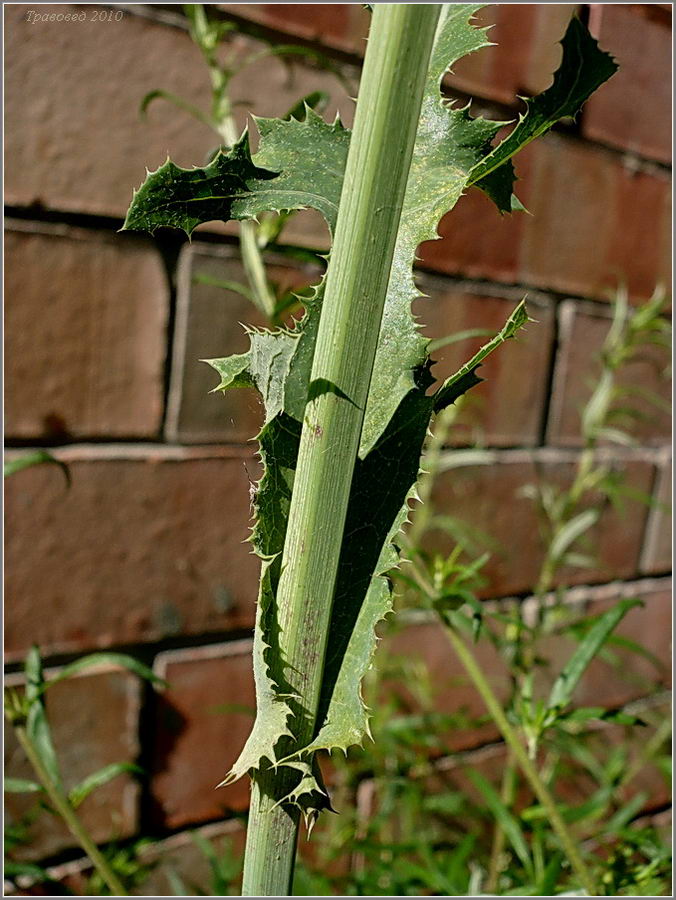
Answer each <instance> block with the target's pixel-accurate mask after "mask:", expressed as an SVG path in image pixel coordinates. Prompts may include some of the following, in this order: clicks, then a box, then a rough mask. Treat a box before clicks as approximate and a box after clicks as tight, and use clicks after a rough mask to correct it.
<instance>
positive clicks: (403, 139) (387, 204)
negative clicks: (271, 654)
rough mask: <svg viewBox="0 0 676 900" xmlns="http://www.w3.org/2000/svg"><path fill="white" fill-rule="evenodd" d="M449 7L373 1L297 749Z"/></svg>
mask: <svg viewBox="0 0 676 900" xmlns="http://www.w3.org/2000/svg"><path fill="white" fill-rule="evenodd" d="M439 13H440V7H439V6H438V5H419V6H418V5H414V4H402V5H399V6H397V5H394V4H379V5H377V6H376V7H375V9H374V11H373V22H372V26H371V32H370V35H369V43H368V48H367V52H366V57H365V61H364V69H363V74H362V80H361V86H360V91H359V101H358V103H357V110H356V115H355V124H354V130H353V133H352V138H351V141H350V150H349V153H348V159H347V166H346V171H345V179H344V182H343V189H342V195H341V201H340V211H339V215H338V221H337V225H336V236H335V240H334V245H333V251H332V257H331V263H330V266H329V271H328V276H327V283H326V292H325V297H324V301H323V307H322V314H321V320H320V324H319V332H318V336H317V344H316V350H315V356H314V361H313V366H312V375H311V381H310V392H309V397H308V403H307V406H306V408H305V415H304V422H303V430H302V434H301V441H300V449H299V454H298V464H297V469H296V476H295V481H294V487H293V495H292V498H291V506H290V511H289V522H288V528H287V533H286V540H285V545H284V552H283V557H282V574H281V577H280V581H279V585H278V588H277V598H276V601H277V611H278V613H277V614H278V621H279V627H280V637H279V641H280V649H281V655H282V657H283V659H284V660H285V671H286V673H287V679H288V682H289V684H290V688H291V690H293V691H294V692H295V693H296V694H297V696H298V697H299V703H300V705H301V707H302V709H301V711H300V712H299V714H298V716H297V717H296V720H295V721H294V722H293V723H291V727H292V728H293V731H294V736H295V738H296V746H297V747H298V748H302V747H303V746H305V745H307V743H308V742H309V741H310V740H311V739H312V737H313V736H314V733H315V728H316V721H315V719H316V715H317V708H318V704H319V698H320V691H321V685H322V676H323V669H324V658H325V653H326V639H327V635H328V632H329V624H330V620H331V611H332V606H333V594H334V589H335V582H336V576H337V572H338V562H339V557H340V550H341V545H342V541H343V531H344V527H345V517H346V512H347V505H348V500H349V495H350V488H351V484H352V476H353V472H354V466H355V461H356V458H357V452H358V448H359V440H360V437H361V429H362V424H363V419H364V409H365V407H366V400H367V396H368V391H369V386H370V381H371V375H372V371H373V362H374V358H375V353H376V347H377V342H378V335H379V330H380V322H381V319H382V313H383V307H384V304H385V297H386V293H387V285H388V281H389V277H390V268H391V264H392V258H393V254H394V247H395V241H396V237H397V231H398V228H399V219H400V216H401V209H402V206H403V201H404V194H405V191H406V183H407V179H408V173H409V168H410V163H411V156H412V152H413V144H414V141H415V135H416V131H417V125H418V119H419V116H420V107H421V101H422V94H423V88H424V83H425V79H426V76H427V70H428V65H429V57H430V52H431V49H432V44H433V40H434V33H435V29H436V24H437V20H438V17H439ZM281 771H283V769H282V770H280V775H279V776H273V774H272V773H263V774H262V776H261V775H259V776H256V778H255V779H254V784H253V790H252V799H251V819H250V824H249V830H248V834H247V849H246V854H245V865H244V883H243V891H242V892H243V894H244V895H245V896H280V895H285V894H287V893H288V892H289V891H290V888H291V881H292V877H293V856H294V851H295V842H296V833H297V827H298V814H297V813H294V812H293V810H290V809H288V807H287V805H280V806H277V805H276V804H277V803H278V801H279V799H280V798H281V797H282V796H284V795H283V794H281V793H280V791H279V788H280V781H282V780H283V778H284V776H282V775H281ZM282 787H283V785H282Z"/></svg>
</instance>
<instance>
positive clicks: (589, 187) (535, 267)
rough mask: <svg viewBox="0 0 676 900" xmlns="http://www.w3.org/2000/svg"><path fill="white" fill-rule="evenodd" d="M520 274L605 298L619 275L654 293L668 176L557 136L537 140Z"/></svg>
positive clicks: (637, 292)
mask: <svg viewBox="0 0 676 900" xmlns="http://www.w3.org/2000/svg"><path fill="white" fill-rule="evenodd" d="M535 150H536V153H535V156H536V164H535V167H534V172H533V174H532V175H531V178H530V182H531V183H530V185H529V188H528V197H529V198H532V202H531V203H530V205H529V203H528V201H526V205H527V206H528V208H529V210H530V212H531V213H532V214H533V215H532V217H527V223H526V225H525V226H524V233H523V238H522V242H521V254H520V278H519V280H520V281H523V282H525V283H528V284H538V285H541V286H543V287H549V288H554V289H556V290H558V291H562V292H568V291H570V292H572V293H575V294H582V295H588V296H594V297H598V298H599V299H605V298H606V297H607V292H608V291H609V290H610V289H612V288H613V287H615V285H616V284H617V283H618V282H626V283H627V286H628V288H629V291H630V294H631V295H632V297H634V298H636V299H638V298H640V297H648V296H650V295H651V294H652V292H653V290H654V289H655V286H656V282H657V281H658V280H659V278H660V276H661V271H660V267H661V266H662V265H663V250H662V241H663V210H664V205H663V204H664V202H665V195H666V194H667V193H668V192H669V181H668V179H667V178H666V177H663V176H662V175H658V174H656V173H655V174H649V173H647V172H643V171H640V172H639V171H630V170H629V169H627V168H626V167H625V166H624V165H623V164H622V163H621V162H620V161H618V160H617V158H616V157H614V156H612V155H611V154H609V153H606V152H604V151H601V150H597V149H593V148H590V147H587V146H584V145H583V144H580V143H576V142H574V141H571V140H568V139H564V138H560V137H558V136H556V135H550V136H549V137H548V138H546V139H545V140H541V141H539V142H538V143H537V145H535Z"/></svg>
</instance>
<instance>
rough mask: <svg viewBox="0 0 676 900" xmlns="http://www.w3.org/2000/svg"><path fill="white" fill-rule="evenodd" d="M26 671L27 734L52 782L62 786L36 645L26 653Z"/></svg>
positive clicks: (40, 658)
mask: <svg viewBox="0 0 676 900" xmlns="http://www.w3.org/2000/svg"><path fill="white" fill-rule="evenodd" d="M24 672H25V675H26V700H27V702H28V704H29V706H28V716H27V718H26V734H27V736H28V739H29V740H30V742H31V743H32V744H33V747H34V749H35V752H36V753H37V754H38V756H39V757H40V761H41V763H42V765H43V766H44V768H45V771H46V772H47V774H48V775H49V777H50V778H51V780H52V782H53V783H54V785H55V786H56V787H61V773H60V772H59V764H58V761H57V758H56V751H55V750H54V744H53V743H52V734H51V729H50V727H49V722H48V720H47V713H46V711H45V706H44V699H43V693H44V689H45V684H46V682H45V679H44V675H43V672H42V657H41V656H40V651H39V650H38V648H37V647H35V646H33V647H31V649H30V650H29V651H28V653H27V654H26V660H25V663H24Z"/></svg>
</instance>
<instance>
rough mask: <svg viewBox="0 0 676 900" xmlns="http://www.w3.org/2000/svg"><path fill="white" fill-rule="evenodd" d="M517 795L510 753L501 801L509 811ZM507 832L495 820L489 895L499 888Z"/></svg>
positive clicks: (489, 868)
mask: <svg viewBox="0 0 676 900" xmlns="http://www.w3.org/2000/svg"><path fill="white" fill-rule="evenodd" d="M515 793H516V766H515V765H514V754H513V753H512V751H511V750H510V751H509V754H508V755H507V762H506V763H505V770H504V772H503V773H502V786H501V789H500V799H501V800H502V802H503V803H504V804H505V806H506V807H507V809H511V807H512V805H513V803H514V796H515ZM505 837H506V835H505V831H504V828H503V827H502V826H501V825H500V822H498V820H497V819H496V820H495V826H494V829H493V844H492V846H491V858H490V862H489V864H488V878H487V879H486V888H485V891H486V893H487V894H495V893H496V891H497V888H498V878H499V877H500V871H501V867H500V862H501V859H502V854H503V851H504V849H505Z"/></svg>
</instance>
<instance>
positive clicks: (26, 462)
mask: <svg viewBox="0 0 676 900" xmlns="http://www.w3.org/2000/svg"><path fill="white" fill-rule="evenodd" d="M43 464H47V465H55V466H58V467H59V468H60V469H61V471H62V472H63V475H64V478H65V479H66V484H67V485H68V486H70V470H69V468H68V466H67V465H66V464H65V463H64V462H61V460H60V459H56V458H55V457H54V456H52V454H51V453H48V452H47V451H46V450H36V451H35V452H34V453H27V454H25V455H23V456H18V457H17V458H16V459H10V460H6V461H5V462H4V464H3V475H4V477H5V478H7V476H8V475H14V474H15V473H16V472H21V471H23V469H29V468H31V466H40V465H43Z"/></svg>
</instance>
